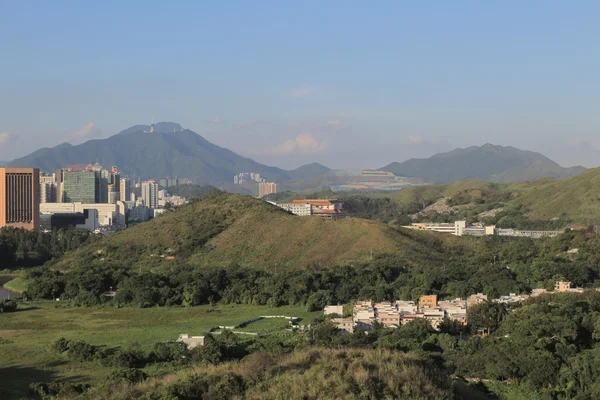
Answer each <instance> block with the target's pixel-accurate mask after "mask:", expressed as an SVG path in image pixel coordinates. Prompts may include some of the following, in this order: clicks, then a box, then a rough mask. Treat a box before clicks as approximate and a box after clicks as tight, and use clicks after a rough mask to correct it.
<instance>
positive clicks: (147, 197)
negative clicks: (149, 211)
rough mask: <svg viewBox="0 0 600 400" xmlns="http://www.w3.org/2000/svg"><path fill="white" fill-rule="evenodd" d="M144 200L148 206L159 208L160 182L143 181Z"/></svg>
mask: <svg viewBox="0 0 600 400" xmlns="http://www.w3.org/2000/svg"><path fill="white" fill-rule="evenodd" d="M142 200H143V201H144V205H145V206H146V207H148V208H158V184H157V183H156V182H154V181H145V182H142Z"/></svg>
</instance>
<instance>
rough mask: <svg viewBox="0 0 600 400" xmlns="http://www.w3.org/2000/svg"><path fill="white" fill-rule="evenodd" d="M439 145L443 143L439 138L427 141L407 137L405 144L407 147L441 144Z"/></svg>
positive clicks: (417, 137)
mask: <svg viewBox="0 0 600 400" xmlns="http://www.w3.org/2000/svg"><path fill="white" fill-rule="evenodd" d="M441 143H444V140H442V139H440V138H431V139H427V138H424V137H422V136H409V137H407V138H406V144H409V145H419V144H441Z"/></svg>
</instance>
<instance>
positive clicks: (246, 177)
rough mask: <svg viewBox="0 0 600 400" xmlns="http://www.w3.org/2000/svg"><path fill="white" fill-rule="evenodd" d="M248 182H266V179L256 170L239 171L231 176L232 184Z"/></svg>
mask: <svg viewBox="0 0 600 400" xmlns="http://www.w3.org/2000/svg"><path fill="white" fill-rule="evenodd" d="M248 182H258V183H260V182H266V179H264V178H262V177H261V176H260V174H259V173H256V172H241V173H239V174H237V175H234V177H233V184H234V185H243V184H244V183H248Z"/></svg>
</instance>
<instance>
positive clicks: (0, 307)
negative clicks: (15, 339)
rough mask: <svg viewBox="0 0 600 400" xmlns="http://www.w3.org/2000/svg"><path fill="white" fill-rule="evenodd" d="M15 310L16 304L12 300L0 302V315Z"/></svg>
mask: <svg viewBox="0 0 600 400" xmlns="http://www.w3.org/2000/svg"><path fill="white" fill-rule="evenodd" d="M16 310H17V302H16V301H14V300H2V301H0V314H1V313H5V312H13V311H16Z"/></svg>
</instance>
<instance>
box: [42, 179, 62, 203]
mask: <svg viewBox="0 0 600 400" xmlns="http://www.w3.org/2000/svg"><path fill="white" fill-rule="evenodd" d="M57 192H58V191H57V184H56V181H55V175H40V203H56V201H57V197H56V196H57Z"/></svg>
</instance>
